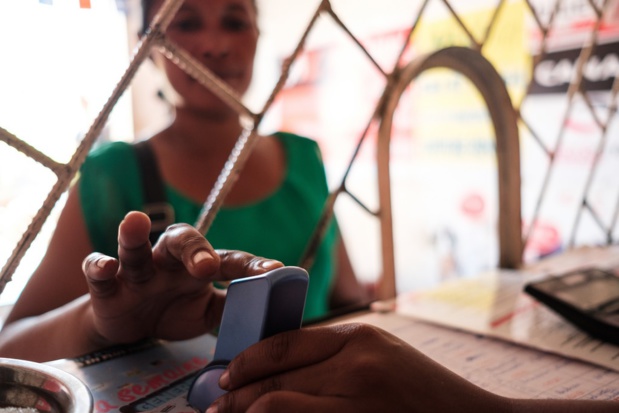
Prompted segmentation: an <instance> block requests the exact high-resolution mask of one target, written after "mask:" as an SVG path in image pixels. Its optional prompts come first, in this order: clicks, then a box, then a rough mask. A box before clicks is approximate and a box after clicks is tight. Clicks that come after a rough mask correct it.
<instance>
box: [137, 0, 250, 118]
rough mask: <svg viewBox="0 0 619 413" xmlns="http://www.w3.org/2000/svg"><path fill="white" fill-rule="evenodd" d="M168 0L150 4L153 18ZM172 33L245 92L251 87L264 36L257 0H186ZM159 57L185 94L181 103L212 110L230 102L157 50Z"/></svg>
mask: <svg viewBox="0 0 619 413" xmlns="http://www.w3.org/2000/svg"><path fill="white" fill-rule="evenodd" d="M162 2H163V0H158V1H156V2H155V5H154V7H152V8H151V10H149V14H148V16H147V17H148V18H149V21H150V20H152V18H153V16H154V15H155V12H156V10H158V9H159V6H160V5H161V3H162ZM166 35H167V36H168V38H169V39H170V40H171V41H173V42H174V43H176V44H177V45H178V46H180V47H181V48H183V49H184V50H186V51H187V52H189V53H190V54H191V55H192V56H193V57H194V58H196V59H197V60H198V61H200V62H201V63H202V64H204V65H205V66H206V67H207V68H208V69H210V70H211V71H212V72H213V73H215V74H216V75H217V76H218V77H219V78H221V79H222V80H224V81H225V82H226V83H228V84H229V85H230V86H231V87H232V88H233V89H234V90H236V91H237V92H238V93H239V94H241V95H242V94H243V93H245V92H246V91H247V88H248V87H249V84H250V82H251V78H252V72H253V67H254V56H255V53H256V44H257V41H258V27H257V16H256V8H255V6H254V4H253V0H185V1H184V4H183V5H182V6H181V8H180V9H179V11H178V12H177V13H176V15H175V16H174V18H173V20H172V22H171V23H170V25H169V26H168V29H167V31H166ZM156 62H157V63H158V64H161V65H163V68H164V70H165V73H166V76H167V78H168V81H169V82H170V84H171V85H172V87H173V88H174V89H175V91H176V93H177V94H178V97H179V98H180V102H178V104H177V106H178V107H185V108H192V109H207V110H208V109H217V108H221V107H222V105H226V104H225V103H223V102H221V101H220V100H219V99H218V98H217V97H215V96H214V95H213V94H212V93H210V92H209V91H208V89H206V88H205V87H203V86H202V85H200V84H199V83H198V82H197V81H196V80H195V79H193V78H192V77H191V76H189V75H187V74H186V73H185V72H184V71H183V70H182V69H180V68H179V67H177V66H176V65H175V64H174V63H172V62H170V61H169V60H167V59H165V58H163V57H162V56H156ZM226 108H227V107H226Z"/></svg>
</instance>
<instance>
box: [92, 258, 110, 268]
mask: <svg viewBox="0 0 619 413" xmlns="http://www.w3.org/2000/svg"><path fill="white" fill-rule="evenodd" d="M108 261H109V259H108V258H99V259H98V260H97V261H95V264H96V265H97V267H99V268H101V269H103V268H105V264H107V263H108Z"/></svg>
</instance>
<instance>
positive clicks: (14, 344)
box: [0, 295, 111, 362]
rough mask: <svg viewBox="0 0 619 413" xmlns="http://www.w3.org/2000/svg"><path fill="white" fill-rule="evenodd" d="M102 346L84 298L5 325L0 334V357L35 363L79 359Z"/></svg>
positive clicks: (90, 310) (87, 300)
mask: <svg viewBox="0 0 619 413" xmlns="http://www.w3.org/2000/svg"><path fill="white" fill-rule="evenodd" d="M110 344H111V343H110ZM106 345H108V343H106V342H105V341H104V340H103V339H102V338H101V337H100V336H99V335H98V334H97V333H96V330H95V327H94V324H93V314H92V307H91V305H90V298H89V296H88V295H85V296H82V297H80V298H78V299H76V300H74V301H72V302H70V303H68V304H66V305H64V306H62V307H59V308H57V309H55V310H52V311H50V312H48V313H45V314H42V315H39V316H34V317H28V318H24V319H21V320H17V321H15V322H12V323H10V324H8V325H5V326H4V328H3V329H2V332H1V333H0V357H9V358H18V359H25V360H33V361H39V362H42V361H49V360H55V359H59V358H66V357H76V356H80V355H83V354H86V353H89V352H92V351H94V350H97V349H100V348H102V347H105V346H106Z"/></svg>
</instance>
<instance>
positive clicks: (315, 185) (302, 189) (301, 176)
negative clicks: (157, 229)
mask: <svg viewBox="0 0 619 413" xmlns="http://www.w3.org/2000/svg"><path fill="white" fill-rule="evenodd" d="M275 136H276V137H277V138H278V139H280V141H281V142H282V144H283V147H284V150H285V153H286V160H287V170H286V174H285V177H284V180H283V182H282V184H281V186H280V187H279V188H278V189H277V190H276V191H275V192H274V193H273V194H271V195H270V196H268V197H267V198H264V199H262V200H260V201H257V202H255V203H253V204H251V205H246V206H241V207H230V208H228V207H222V208H221V209H220V210H219V212H218V213H217V216H216V217H215V220H214V222H213V224H212V226H211V228H210V229H209V231H208V234H207V238H208V240H209V242H210V243H211V244H212V245H213V247H214V248H216V249H234V250H242V251H247V252H250V253H252V254H254V255H258V256H262V257H266V258H273V259H277V260H279V261H281V262H283V263H284V264H285V265H298V264H299V262H300V260H301V257H302V254H303V252H304V251H305V248H306V246H307V243H308V241H309V239H310V236H311V235H312V233H313V231H314V228H315V226H316V224H317V222H318V220H319V217H320V214H321V212H322V209H323V207H324V204H325V201H326V199H327V196H328V192H329V191H328V187H327V181H326V176H325V171H324V166H323V163H322V157H321V154H320V150H319V148H318V145H317V144H316V142H314V141H313V140H310V139H307V138H304V137H301V136H297V135H293V134H289V133H283V132H279V133H277V134H275ZM140 179H141V178H140V170H139V166H138V163H137V158H136V155H135V152H134V150H133V147H132V145H131V144H128V143H125V142H112V143H108V144H105V145H103V146H101V147H99V148H96V149H94V150H93V151H92V152H91V153H90V154H89V155H88V157H87V159H86V161H85V162H84V164H83V165H82V167H81V171H80V181H79V190H80V202H81V205H82V210H83V213H84V219H85V222H86V227H87V229H88V233H89V236H90V241H91V243H92V246H93V248H94V249H95V251H98V252H101V253H104V254H106V255H109V256H114V257H116V256H117V248H118V241H117V237H118V225H119V224H120V222H121V221H122V219H123V218H124V216H125V215H126V214H127V213H128V212H129V211H133V210H142V209H143V196H142V186H141V181H140ZM165 193H166V196H167V198H168V202H169V203H170V204H171V205H172V207H173V208H174V212H175V220H176V222H184V223H188V224H192V225H193V224H195V221H196V220H197V217H198V214H199V212H200V210H201V208H202V205H201V204H197V203H195V202H194V201H192V200H190V199H188V198H186V197H185V196H183V195H182V194H180V193H179V192H178V191H176V190H175V189H174V188H173V187H171V186H170V185H166V188H165ZM336 233H337V231H336V225H335V223H333V224H332V225H331V226H330V227H329V230H328V231H327V234H326V235H325V238H324V240H323V242H322V243H321V245H320V248H319V250H318V253H317V255H316V258H315V262H314V264H313V266H312V268H311V269H310V271H309V273H310V284H309V290H308V295H307V301H306V306H305V312H304V316H303V318H304V319H305V320H309V319H313V318H317V317H321V316H324V315H325V314H326V313H327V311H328V308H329V306H328V302H329V293H330V290H331V283H332V279H333V277H334V269H335V266H336V263H335V242H336V236H337V235H336Z"/></svg>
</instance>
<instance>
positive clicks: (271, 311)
mask: <svg viewBox="0 0 619 413" xmlns="http://www.w3.org/2000/svg"><path fill="white" fill-rule="evenodd" d="M308 284H309V276H308V274H307V272H306V271H305V270H304V269H302V268H298V267H282V268H278V269H275V270H273V271H269V272H268V273H266V274H262V275H258V276H255V277H247V278H241V279H238V280H234V281H232V282H231V283H230V285H229V286H228V293H227V295H226V303H225V305H224V311H223V316H222V318H221V325H220V328H219V336H218V338H217V344H216V346H215V356H214V358H213V361H212V362H210V363H209V364H208V365H207V366H206V367H204V368H203V369H202V370H201V371H200V372H199V373H198V375H197V376H196V378H195V379H194V381H193V382H192V384H191V387H190V388H189V392H188V393H187V401H188V402H189V404H190V405H191V406H192V407H194V408H196V409H198V410H199V411H200V412H204V411H205V410H206V409H207V408H208V407H209V406H210V405H211V404H212V403H213V402H214V401H215V399H217V398H218V397H220V396H222V395H223V394H225V393H226V391H225V390H222V389H221V388H220V387H219V378H220V377H221V375H222V373H223V372H224V370H225V369H226V366H227V365H228V363H230V361H231V360H232V359H233V358H234V357H236V356H237V354H239V353H240V352H242V351H243V350H245V349H246V348H247V347H249V346H251V345H252V344H255V343H257V342H258V341H260V340H262V339H264V338H267V337H270V336H272V335H275V334H277V333H282V332H284V331H289V330H294V329H298V328H300V327H301V322H302V320H303V308H304V307H305V297H306V295H307V287H308Z"/></svg>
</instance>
